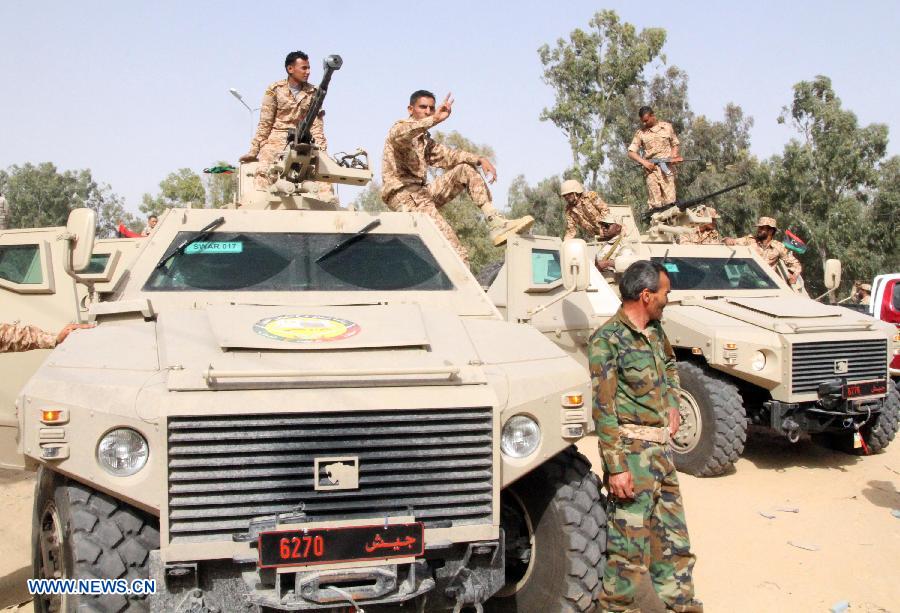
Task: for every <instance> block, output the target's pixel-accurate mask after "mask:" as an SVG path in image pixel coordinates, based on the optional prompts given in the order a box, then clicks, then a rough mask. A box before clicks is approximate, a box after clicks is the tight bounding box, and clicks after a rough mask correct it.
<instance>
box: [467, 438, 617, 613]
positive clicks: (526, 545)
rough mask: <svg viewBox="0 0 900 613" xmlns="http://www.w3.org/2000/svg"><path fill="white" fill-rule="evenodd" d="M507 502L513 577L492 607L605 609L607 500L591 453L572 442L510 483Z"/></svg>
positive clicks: (526, 612) (531, 612) (537, 612)
mask: <svg viewBox="0 0 900 613" xmlns="http://www.w3.org/2000/svg"><path fill="white" fill-rule="evenodd" d="M501 502H502V505H503V506H502V511H501V520H500V521H501V524H502V525H503V531H504V535H505V538H506V581H507V585H506V586H505V587H504V588H503V589H502V590H501V591H500V592H498V593H497V594H496V595H495V596H494V597H493V598H491V599H490V600H489V601H488V602H487V603H486V604H485V610H486V611H492V612H496V613H500V612H503V613H512V612H515V613H550V612H551V611H552V612H553V613H584V612H588V611H596V610H598V599H599V597H600V592H601V590H602V581H603V566H604V564H605V561H606V557H605V556H604V551H605V549H606V512H605V510H604V509H605V506H606V501H605V498H604V497H603V496H602V495H601V494H600V484H599V481H598V479H597V475H595V474H594V473H593V472H591V465H590V463H589V462H588V461H587V459H585V457H584V456H583V455H581V454H580V453H578V452H577V451H576V450H575V448H574V447H570V448H568V449H566V450H565V451H563V452H561V453H559V454H558V455H556V456H555V457H554V458H552V459H551V460H550V461H548V462H547V463H546V464H544V465H543V466H541V467H540V468H538V469H536V470H535V471H534V472H532V473H531V474H529V475H528V476H526V477H524V478H522V479H521V480H520V481H518V482H517V483H515V484H513V485H512V486H511V487H509V488H507V489H506V490H504V492H503V494H502V497H501Z"/></svg>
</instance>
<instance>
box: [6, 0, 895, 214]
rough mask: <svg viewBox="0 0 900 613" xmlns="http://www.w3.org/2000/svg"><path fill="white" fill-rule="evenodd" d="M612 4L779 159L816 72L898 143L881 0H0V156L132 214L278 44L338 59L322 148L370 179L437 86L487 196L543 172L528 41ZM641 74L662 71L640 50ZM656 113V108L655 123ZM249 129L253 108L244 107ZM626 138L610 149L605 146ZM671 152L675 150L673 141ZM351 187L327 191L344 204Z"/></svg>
mask: <svg viewBox="0 0 900 613" xmlns="http://www.w3.org/2000/svg"><path fill="white" fill-rule="evenodd" d="M605 8H611V9H614V10H616V11H617V12H618V13H619V15H620V17H621V18H622V19H623V20H624V21H628V22H630V23H633V24H634V25H635V26H636V27H637V28H639V29H640V28H645V27H662V28H665V30H666V32H667V35H668V37H667V42H666V45H665V47H664V53H665V55H666V57H667V62H668V64H669V65H671V64H674V65H677V66H679V67H680V68H682V69H683V70H685V71H686V72H687V73H688V75H689V77H690V85H689V100H690V104H691V106H692V108H693V110H694V112H695V113H697V114H704V115H706V116H707V117H710V118H711V119H721V118H722V115H723V108H724V107H725V105H726V104H727V103H729V102H734V103H737V104H739V105H741V106H742V107H743V109H744V111H745V113H746V114H748V115H750V116H751V117H753V119H754V122H755V123H754V127H753V130H752V132H751V136H752V144H751V148H752V150H753V152H754V153H756V154H757V155H759V156H769V155H772V154H775V153H779V152H780V151H781V150H782V148H783V146H784V144H785V143H786V142H787V141H788V139H789V138H791V137H792V136H793V133H792V131H791V129H790V127H789V126H786V125H779V124H778V123H777V122H776V119H777V117H778V115H779V113H780V112H781V109H782V107H783V106H785V105H787V104H789V103H790V101H791V95H792V90H791V88H792V86H793V85H794V84H795V83H797V82H799V81H801V80H808V79H811V78H813V77H814V76H816V75H818V74H824V75H827V76H829V77H831V79H832V81H833V85H834V88H835V90H836V92H837V94H838V96H840V97H841V99H842V100H843V103H844V106H845V108H849V109H851V110H853V111H854V112H855V113H856V114H857V115H858V117H859V119H860V122H861V124H869V123H873V122H882V123H887V124H888V126H889V128H890V132H891V135H892V136H895V138H893V139H892V140H891V142H890V145H889V148H888V149H889V154H897V153H900V147H898V144H897V143H898V142H900V136H896V135H900V118H898V114H897V113H896V112H891V110H890V109H892V108H893V107H894V105H895V102H896V101H897V100H898V99H900V79H897V78H896V75H895V72H894V70H893V68H892V66H893V65H894V63H895V59H896V58H897V57H900V37H898V36H897V34H896V30H897V27H898V24H900V3H898V2H892V1H887V0H886V1H884V2H865V1H862V2H850V1H849V0H845V1H837V0H822V1H819V2H809V1H795V2H789V3H788V2H775V1H770V0H760V1H756V2H741V3H737V2H729V3H723V2H695V1H691V0H685V1H682V2H676V3H658V2H644V3H636V2H605V3H602V4H599V3H593V2H580V1H570V2H559V1H557V2H533V1H530V0H528V1H520V2H515V3H513V2H468V1H465V0H458V1H456V2H452V3H429V4H421V3H413V2H388V1H383V2H371V1H370V2H357V1H354V0H344V1H343V2H328V3H325V2H322V3H312V2H281V3H275V4H260V3H255V2H247V1H244V2H230V1H226V0H218V1H216V2H175V1H168V0H165V1H158V2H153V3H150V2H112V1H109V2H99V1H94V0H80V1H79V2H62V1H60V2H44V1H40V0H31V1H27V2H25V1H17V0H4V1H3V2H2V3H0V168H5V167H7V166H10V165H12V164H19V165H21V164H23V163H25V162H32V163H39V162H45V161H50V162H53V163H55V164H56V165H57V166H58V167H59V168H60V169H63V170H68V169H81V168H90V169H91V171H92V173H93V176H94V179H95V180H97V181H98V182H101V183H108V184H109V185H111V186H112V189H113V191H114V192H116V193H118V194H120V195H121V196H123V197H124V198H125V201H126V207H127V208H128V209H129V210H131V211H133V212H136V211H137V207H138V205H139V204H140V199H141V195H142V194H143V193H144V192H150V193H154V194H155V193H156V191H157V189H158V184H159V181H160V180H162V179H163V178H164V177H165V176H166V175H167V174H168V173H169V172H172V171H174V170H176V169H178V168H182V167H188V168H191V169H193V170H195V171H196V172H200V171H201V170H202V169H203V168H204V167H207V166H210V165H212V164H213V163H214V162H215V161H216V160H219V159H225V160H230V161H233V162H236V161H237V158H238V157H239V156H240V155H241V154H243V153H244V152H245V151H246V150H247V148H248V144H249V139H250V135H251V117H250V113H249V112H248V110H247V109H246V108H244V107H243V106H241V104H240V103H239V102H238V101H237V100H236V99H235V98H233V97H232V96H231V95H230V94H229V93H228V90H229V88H236V89H237V90H239V91H240V92H241V93H242V94H243V95H244V99H245V100H247V101H248V102H249V103H250V105H251V106H252V107H254V108H255V107H258V106H259V101H260V100H261V98H262V94H263V91H264V90H265V88H266V87H267V86H268V85H269V84H270V83H272V82H274V81H276V80H278V79H281V78H283V77H284V69H283V61H284V56H285V55H286V53H287V52H289V51H293V50H296V49H300V50H303V51H306V52H307V53H309V54H310V60H311V64H312V67H313V72H312V76H311V78H310V80H311V81H312V82H313V83H318V81H319V80H320V79H321V75H322V58H323V57H324V56H326V55H328V54H334V53H336V54H339V55H341V56H342V57H343V59H344V66H343V68H341V70H340V71H338V72H337V73H336V74H335V75H334V77H333V79H332V82H331V87H330V88H329V92H328V98H327V100H326V103H325V108H326V111H327V114H326V134H327V135H328V141H329V149H330V153H335V152H338V151H352V150H354V149H356V148H357V147H360V146H361V147H363V148H364V149H367V150H368V151H369V154H370V159H371V161H372V162H373V169H374V170H375V172H376V176H378V173H379V172H380V166H379V164H380V158H381V150H382V147H383V143H384V137H385V135H386V133H387V130H388V129H389V128H390V126H391V124H392V123H393V122H394V121H396V120H397V119H401V118H403V117H404V116H406V105H407V104H408V97H409V94H410V92H412V91H414V90H416V89H420V88H424V89H430V90H432V91H434V92H435V93H437V94H438V97H439V98H442V97H443V95H444V94H445V93H446V92H448V91H452V92H453V95H454V97H455V99H456V104H455V105H454V108H453V115H452V116H451V117H450V119H448V120H447V121H446V122H444V123H443V124H442V125H441V126H440V127H439V129H440V130H444V131H450V130H457V131H459V132H460V133H462V134H463V135H465V136H466V137H468V138H469V139H471V140H473V141H475V142H477V143H482V144H487V145H490V146H491V147H492V148H493V149H494V151H495V152H496V159H495V165H496V166H497V169H498V173H499V179H498V181H497V183H496V184H495V187H494V190H493V191H494V199H495V201H496V202H497V204H498V205H500V206H504V205H505V203H506V195H507V190H508V188H509V184H510V182H511V181H512V180H513V179H514V178H515V177H516V176H517V175H520V174H521V175H524V176H525V178H526V179H527V180H528V182H529V183H531V184H535V183H537V182H538V181H540V180H541V179H543V178H545V177H548V176H551V175H554V174H559V173H561V172H562V171H563V170H564V169H565V168H566V167H567V166H568V165H569V164H570V162H571V153H570V151H569V148H568V144H567V142H566V140H565V137H564V135H563V134H562V132H561V131H560V130H559V129H558V128H556V127H555V126H554V125H553V124H551V123H549V122H542V121H540V119H539V117H540V114H541V111H542V109H543V108H545V107H547V106H549V105H551V104H552V103H553V91H552V90H551V89H550V87H549V86H547V85H546V84H545V83H544V82H543V81H542V80H541V74H542V68H541V63H540V60H539V58H538V54H537V49H538V48H539V47H540V46H541V45H543V44H545V43H548V44H551V46H552V45H553V44H554V42H555V41H556V40H557V39H558V38H560V37H563V38H566V37H567V36H568V34H569V32H571V31H572V30H574V29H575V28H586V27H587V24H588V21H589V20H590V18H591V16H592V15H593V14H594V13H595V12H597V11H599V10H601V9H605ZM654 68H655V69H659V68H662V65H661V64H659V63H657V64H656V65H655V67H654ZM662 119H665V118H662ZM252 123H253V124H255V118H254V119H253V120H252ZM623 146H625V144H623ZM683 153H684V154H685V155H687V154H689V152H687V151H685V152H683ZM359 189H360V188H351V187H344V186H342V187H341V191H340V197H341V199H342V201H344V203H347V202H349V201H350V200H352V198H353V197H354V196H355V195H356V193H358V191H359Z"/></svg>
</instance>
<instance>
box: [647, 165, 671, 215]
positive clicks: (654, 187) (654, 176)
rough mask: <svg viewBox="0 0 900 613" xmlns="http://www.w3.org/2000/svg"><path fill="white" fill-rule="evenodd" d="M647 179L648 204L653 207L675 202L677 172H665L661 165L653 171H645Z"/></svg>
mask: <svg viewBox="0 0 900 613" xmlns="http://www.w3.org/2000/svg"><path fill="white" fill-rule="evenodd" d="M644 174H645V175H646V176H645V177H644V178H645V180H646V181H647V206H649V207H650V208H651V209H655V208H656V207H659V206H662V205H664V204H669V203H670V202H675V198H676V196H675V173H674V172H673V173H672V174H670V175H668V176H667V175H665V174H663V171H662V169H661V168H660V167H659V166H656V167H654V169H653V172H645V173H644Z"/></svg>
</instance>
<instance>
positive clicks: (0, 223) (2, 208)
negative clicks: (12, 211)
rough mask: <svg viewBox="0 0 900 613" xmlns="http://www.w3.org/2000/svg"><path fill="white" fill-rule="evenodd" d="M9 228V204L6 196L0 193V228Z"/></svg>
mask: <svg viewBox="0 0 900 613" xmlns="http://www.w3.org/2000/svg"><path fill="white" fill-rule="evenodd" d="M8 228H9V204H7V202H6V198H5V197H4V196H3V195H2V194H0V230H6V229H8Z"/></svg>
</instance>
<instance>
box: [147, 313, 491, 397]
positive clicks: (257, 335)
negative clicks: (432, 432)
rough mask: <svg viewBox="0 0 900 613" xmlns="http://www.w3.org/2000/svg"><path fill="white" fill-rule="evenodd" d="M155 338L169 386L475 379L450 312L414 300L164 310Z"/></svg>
mask: <svg viewBox="0 0 900 613" xmlns="http://www.w3.org/2000/svg"><path fill="white" fill-rule="evenodd" d="M157 338H158V343H159V361H160V366H161V368H163V369H167V370H168V371H169V375H168V385H169V389H170V390H173V391H176V390H177V391H188V390H209V389H254V388H267V389H269V388H272V387H342V386H360V385H361V384H365V386H367V387H368V386H372V385H398V384H403V385H464V384H478V383H484V382H485V380H484V376H483V373H482V372H481V371H480V369H479V368H476V367H473V366H472V364H471V363H474V362H475V358H476V357H477V356H476V353H475V349H474V347H473V345H472V342H471V341H470V340H469V336H468V335H467V334H466V330H465V328H464V327H463V325H462V323H461V321H460V319H459V318H458V317H457V316H455V315H454V314H452V313H450V312H448V311H441V310H432V309H429V310H428V311H425V310H423V309H422V308H421V307H420V306H419V305H416V304H391V305H360V306H322V307H313V308H310V307H289V306H283V305H280V306H258V305H217V306H209V307H207V308H206V309H204V310H181V311H170V312H165V313H161V314H160V315H159V316H158V320H157Z"/></svg>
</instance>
